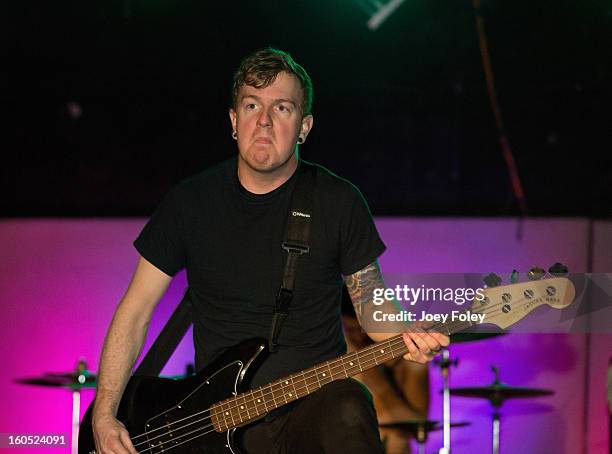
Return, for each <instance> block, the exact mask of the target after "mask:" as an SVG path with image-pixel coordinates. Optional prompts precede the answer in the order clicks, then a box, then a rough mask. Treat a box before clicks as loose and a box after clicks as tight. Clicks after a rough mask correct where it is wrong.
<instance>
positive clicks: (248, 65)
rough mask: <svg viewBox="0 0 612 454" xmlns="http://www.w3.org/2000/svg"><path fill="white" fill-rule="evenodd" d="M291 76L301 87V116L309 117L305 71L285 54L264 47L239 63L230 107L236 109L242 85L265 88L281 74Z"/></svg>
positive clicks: (308, 84) (309, 94)
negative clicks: (295, 78) (296, 79)
mask: <svg viewBox="0 0 612 454" xmlns="http://www.w3.org/2000/svg"><path fill="white" fill-rule="evenodd" d="M283 71H285V72H288V73H289V74H293V75H294V76H295V77H297V78H298V80H299V81H300V86H301V87H302V102H301V105H300V108H301V110H302V115H309V114H310V111H311V109H312V92H313V89H312V81H311V80H310V76H309V75H308V73H307V72H306V70H305V69H304V68H303V67H302V66H301V65H299V64H298V63H296V62H295V60H293V58H291V55H289V54H288V53H287V52H283V51H282V50H278V49H273V48H271V47H266V48H265V49H260V50H258V51H256V52H253V53H252V54H251V55H249V56H248V57H246V58H245V59H244V60H242V62H241V63H240V67H239V68H238V70H237V71H236V73H235V74H234V84H233V87H232V106H233V107H234V108H235V107H236V101H237V100H238V91H239V90H240V87H242V86H243V85H249V86H251V87H254V88H266V87H267V86H268V85H270V84H272V83H273V82H274V80H275V79H276V76H278V74H279V73H281V72H283Z"/></svg>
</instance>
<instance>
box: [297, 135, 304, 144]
mask: <svg viewBox="0 0 612 454" xmlns="http://www.w3.org/2000/svg"><path fill="white" fill-rule="evenodd" d="M297 143H299V144H300V145H301V144H303V143H304V138H303V137H302V136H300V137H298V140H297Z"/></svg>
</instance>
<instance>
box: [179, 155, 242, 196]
mask: <svg viewBox="0 0 612 454" xmlns="http://www.w3.org/2000/svg"><path fill="white" fill-rule="evenodd" d="M235 168H236V158H235V157H233V158H230V159H227V160H225V161H222V162H220V163H218V164H215V165H213V166H211V167H207V168H206V169H204V170H202V171H201V172H199V173H196V174H195V175H191V176H189V177H187V178H184V179H182V180H181V181H179V182H178V184H177V185H176V187H175V189H176V190H177V191H180V192H183V193H184V192H193V191H199V190H202V189H209V188H211V187H215V188H218V187H219V185H220V184H222V183H223V182H228V181H230V177H231V169H235Z"/></svg>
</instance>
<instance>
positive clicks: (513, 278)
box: [510, 270, 519, 284]
mask: <svg viewBox="0 0 612 454" xmlns="http://www.w3.org/2000/svg"><path fill="white" fill-rule="evenodd" d="M518 281H519V272H518V271H516V270H512V274H511V275H510V283H511V284H516V283H517V282H518Z"/></svg>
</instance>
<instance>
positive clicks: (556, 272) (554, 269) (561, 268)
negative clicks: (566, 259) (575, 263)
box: [548, 262, 569, 277]
mask: <svg viewBox="0 0 612 454" xmlns="http://www.w3.org/2000/svg"><path fill="white" fill-rule="evenodd" d="M568 271H569V270H568V268H567V266H565V265H564V264H563V263H559V262H557V263H555V264H554V265H553V266H551V267H550V268H548V272H549V273H550V274H552V275H553V276H556V277H563V276H567V273H568Z"/></svg>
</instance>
